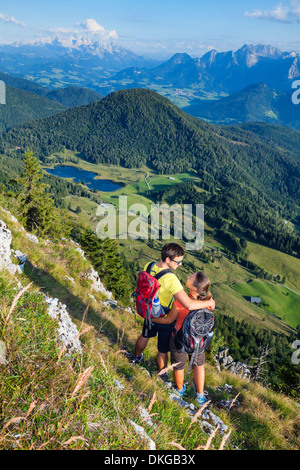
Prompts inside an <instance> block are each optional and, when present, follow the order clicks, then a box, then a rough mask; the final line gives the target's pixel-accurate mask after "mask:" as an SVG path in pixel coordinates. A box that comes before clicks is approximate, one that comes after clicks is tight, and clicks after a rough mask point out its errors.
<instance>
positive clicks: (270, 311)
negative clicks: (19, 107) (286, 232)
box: [48, 150, 300, 332]
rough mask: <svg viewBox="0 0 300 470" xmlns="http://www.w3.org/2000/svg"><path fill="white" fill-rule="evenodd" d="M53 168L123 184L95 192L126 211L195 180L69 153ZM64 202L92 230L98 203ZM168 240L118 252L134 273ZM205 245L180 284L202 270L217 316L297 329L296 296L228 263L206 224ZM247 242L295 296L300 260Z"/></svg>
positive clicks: (189, 260)
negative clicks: (122, 203) (123, 203)
mask: <svg viewBox="0 0 300 470" xmlns="http://www.w3.org/2000/svg"><path fill="white" fill-rule="evenodd" d="M54 164H56V165H57V164H63V165H74V166H76V167H79V168H81V169H83V170H86V171H92V172H95V173H96V174H97V176H96V178H97V179H98V178H101V179H109V180H112V181H114V182H116V183H122V184H123V185H124V186H123V187H122V188H120V189H118V190H117V191H114V192H111V193H110V192H99V193H98V194H99V195H100V197H101V199H102V201H103V202H105V203H109V204H113V205H116V207H117V208H118V202H119V196H127V207H128V209H129V208H130V206H132V205H133V204H136V203H139V204H144V205H145V206H146V207H147V210H148V211H150V209H151V204H152V202H153V201H152V200H151V198H150V197H149V191H152V190H153V191H158V190H162V189H165V188H167V187H169V186H172V185H176V184H179V183H181V182H183V181H186V180H188V179H194V180H197V177H196V176H195V175H194V174H192V173H182V174H172V175H159V174H157V172H155V171H153V170H152V169H151V168H148V167H146V166H143V167H141V168H122V167H120V166H116V165H107V164H106V165H102V164H98V165H95V164H92V163H89V162H86V161H85V160H83V159H82V158H80V155H79V154H75V153H74V152H72V151H70V150H65V151H64V152H63V153H60V154H56V155H54V158H53V165H51V167H53V166H54ZM49 166H50V165H49ZM49 166H48V167H49ZM197 189H199V188H197ZM200 191H201V190H200ZM66 202H67V203H68V204H69V206H70V208H71V210H72V211H73V214H72V215H73V216H74V217H79V218H80V219H84V220H85V221H86V222H87V223H89V224H90V225H91V226H92V227H93V228H94V229H95V228H96V224H97V219H96V217H95V216H96V209H97V204H96V203H95V202H93V201H91V200H89V199H87V198H85V197H78V196H72V195H70V196H68V197H67V198H66ZM78 206H79V207H80V209H81V212H80V214H79V215H78V214H76V213H75V210H76V208H77V207H78ZM134 218H135V217H134ZM131 220H132V217H130V216H128V223H130V221H131ZM117 227H118V217H117ZM149 233H150V232H149ZM170 240H172V236H170ZM167 241H168V240H154V241H152V243H151V246H150V244H148V242H147V240H145V241H143V240H140V239H138V240H133V239H130V238H128V239H120V240H119V245H120V252H121V253H122V254H123V255H124V256H125V258H126V259H127V261H128V262H129V263H137V265H138V269H142V268H143V266H144V264H145V263H146V262H147V261H151V260H155V259H158V258H159V256H160V250H161V247H162V245H163V243H166V242H167ZM175 241H177V240H175ZM179 242H180V241H179ZM204 243H205V246H204V248H203V250H204V251H205V252H206V254H208V255H210V256H211V260H210V261H208V262H207V261H204V260H203V259H202V258H201V254H200V253H199V252H188V253H187V254H186V257H185V263H184V264H183V266H182V267H181V268H180V269H178V271H177V274H178V276H179V278H180V280H181V281H182V283H183V284H184V283H185V280H186V278H187V275H188V274H191V273H192V272H195V271H198V270H201V271H204V272H205V273H206V274H207V275H208V276H209V277H210V279H211V281H212V293H213V295H214V298H215V300H216V304H217V306H218V308H219V311H220V313H222V312H224V313H226V314H227V315H233V316H234V317H236V318H238V319H240V320H242V319H243V318H245V319H248V320H249V321H250V322H252V323H254V324H256V325H257V326H260V327H263V328H267V329H271V330H273V331H277V332H282V331H286V329H287V325H290V326H291V327H294V328H295V327H296V326H297V325H298V324H299V322H300V318H299V310H300V309H299V305H300V302H299V296H298V295H296V294H294V293H293V292H292V291H290V290H288V289H286V288H284V287H283V286H281V285H279V284H275V283H272V282H266V281H264V280H258V279H256V278H255V276H254V275H253V273H251V272H250V271H249V270H247V269H245V268H243V267H242V266H241V265H240V264H239V263H236V262H234V261H230V260H229V259H228V258H227V256H226V255H225V254H224V253H222V249H223V246H222V243H220V242H219V241H216V240H215V239H214V237H213V228H212V227H210V226H208V225H207V224H205V241H204ZM247 243H248V245H247V250H248V253H249V254H248V259H249V260H250V261H253V262H254V263H255V264H257V265H258V266H260V267H261V268H263V269H265V270H266V271H268V272H270V273H272V274H273V275H280V276H281V279H282V277H283V276H285V278H286V280H285V285H286V286H287V287H288V288H290V289H292V290H295V291H296V292H299V291H300V260H299V259H297V258H294V257H292V256H289V255H287V254H285V253H282V252H280V251H277V250H274V249H271V248H268V247H265V246H262V245H259V244H258V243H254V242H252V241H248V242H247ZM210 247H212V248H213V247H214V248H217V247H219V248H220V250H218V252H217V251H216V250H213V249H212V248H210ZM245 296H255V297H261V298H262V302H263V304H264V305H261V306H257V305H253V304H251V303H250V302H249V301H247V300H246V298H245Z"/></svg>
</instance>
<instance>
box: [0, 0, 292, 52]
mask: <svg viewBox="0 0 300 470" xmlns="http://www.w3.org/2000/svg"><path fill="white" fill-rule="evenodd" d="M56 34H58V35H63V36H64V37H68V35H69V36H70V35H72V34H82V35H85V36H89V37H90V38H93V39H102V40H106V41H110V40H114V41H115V42H117V43H118V44H119V45H120V46H122V47H127V48H129V49H131V50H133V51H134V52H135V53H138V54H141V55H144V56H152V57H161V58H163V57H164V58H166V57H169V56H170V55H171V54H173V53H175V52H187V53H189V54H190V55H191V56H193V57H200V56H201V55H203V54H204V53H205V52H207V51H208V50H210V49H217V50H218V51H225V50H236V49H238V48H239V47H241V46H242V45H243V44H245V43H247V44H259V43H261V44H270V45H272V46H276V47H278V48H279V49H280V50H296V51H297V52H300V0H286V1H285V0H283V1H281V2H279V1H276V0H275V1H270V0H260V1H258V0H252V1H248V0H240V1H237V0H227V1H226V2H225V1H224V0H223V1H220V0H211V1H207V0H205V1H202V0H186V1H181V0H147V1H145V0H108V1H102V0H80V1H79V0H51V1H48V0H9V2H8V1H7V0H6V1H5V2H4V1H3V0H0V43H10V42H15V41H23V40H31V39H38V38H45V37H48V36H51V35H56Z"/></svg>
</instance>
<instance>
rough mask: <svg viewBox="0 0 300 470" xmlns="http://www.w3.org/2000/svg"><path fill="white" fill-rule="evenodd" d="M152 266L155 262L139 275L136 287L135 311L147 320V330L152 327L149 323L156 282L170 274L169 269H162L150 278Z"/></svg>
mask: <svg viewBox="0 0 300 470" xmlns="http://www.w3.org/2000/svg"><path fill="white" fill-rule="evenodd" d="M154 264H155V262H153V263H150V264H149V265H148V266H147V269H146V271H141V272H140V273H139V275H138V276H139V277H138V282H137V286H136V311H137V313H138V314H139V315H140V316H141V317H142V318H145V319H146V320H147V324H148V327H149V329H150V328H151V326H152V325H153V322H152V321H151V309H152V302H153V299H154V297H155V296H156V294H157V292H158V289H159V287H160V284H159V282H158V280H159V279H160V278H161V277H162V276H164V275H165V274H167V273H171V272H172V270H171V269H163V270H162V271H160V272H159V273H157V274H155V276H152V275H151V274H150V271H151V269H152V267H153V266H154ZM152 318H153V317H152Z"/></svg>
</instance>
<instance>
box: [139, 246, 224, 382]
mask: <svg viewBox="0 0 300 470" xmlns="http://www.w3.org/2000/svg"><path fill="white" fill-rule="evenodd" d="M183 258H184V250H183V248H182V247H181V246H180V245H178V244H177V243H167V244H166V245H164V246H163V248H162V250H161V260H160V261H159V262H157V263H155V262H152V263H147V264H146V265H145V267H144V271H143V272H142V273H140V274H141V275H142V281H144V282H145V284H146V286H147V289H148V288H149V283H148V281H147V279H146V278H145V273H147V268H148V271H149V272H148V273H147V274H148V276H151V278H154V279H155V276H157V277H159V275H161V274H163V275H162V276H161V277H160V278H159V279H156V280H157V281H158V284H159V289H158V291H157V293H158V302H157V299H155V297H154V298H151V300H150V297H147V295H148V293H149V292H150V288H149V292H148V291H147V289H146V291H147V294H146V295H145V294H143V293H142V292H140V291H139V289H138V288H139V281H140V280H141V279H140V276H139V281H138V285H137V292H136V296H137V312H138V313H139V314H140V315H141V316H143V317H144V318H145V320H144V325H143V331H142V334H141V335H140V336H139V337H138V339H137V342H136V347H135V357H134V359H133V363H134V364H138V363H140V362H141V361H142V360H143V351H144V349H145V348H146V346H147V344H148V341H149V339H150V338H153V337H155V336H157V349H158V353H157V365H158V369H159V371H161V370H162V369H164V368H165V367H166V366H167V363H168V352H169V343H170V338H171V334H172V331H173V326H174V325H172V322H171V323H169V324H167V323H165V324H159V323H155V322H154V316H153V307H154V309H156V310H157V309H158V308H160V312H159V315H167V314H168V313H169V312H170V310H171V308H172V306H173V303H174V300H175V299H176V300H178V301H179V302H180V303H181V304H182V305H184V306H185V307H186V308H188V309H189V310H191V309H197V308H198V309H199V308H208V307H212V308H214V305H215V303H214V300H213V299H210V300H207V301H202V300H194V299H192V298H190V297H189V296H188V295H187V294H186V293H185V291H184V289H183V286H182V284H181V282H180V281H179V279H178V278H177V276H176V274H175V273H174V272H173V271H176V269H177V268H178V267H179V266H180V265H181V264H182V262H183ZM163 271H164V272H163ZM162 272H163V273H162ZM151 278H149V279H150V281H151ZM142 289H143V282H141V290H142ZM147 298H148V306H147V302H146V299H147ZM153 300H154V302H153ZM153 303H154V306H153ZM139 310H141V311H139ZM141 312H142V313H141ZM151 313H152V315H151ZM161 318H163V317H161ZM163 378H167V377H163Z"/></svg>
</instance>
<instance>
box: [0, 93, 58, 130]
mask: <svg viewBox="0 0 300 470" xmlns="http://www.w3.org/2000/svg"><path fill="white" fill-rule="evenodd" d="M65 109H66V107H65V106H63V105H62V104H60V103H57V102H54V101H52V100H50V99H48V98H47V97H45V96H41V95H40V94H36V93H32V92H30V91H25V90H20V89H17V88H12V87H10V86H6V104H5V105H0V131H1V132H3V131H6V130H8V129H11V128H12V127H15V126H19V125H21V124H25V123H28V122H30V121H34V120H36V119H41V118H45V117H47V116H52V115H54V114H57V113H60V112H61V111H64V110H65Z"/></svg>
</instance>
